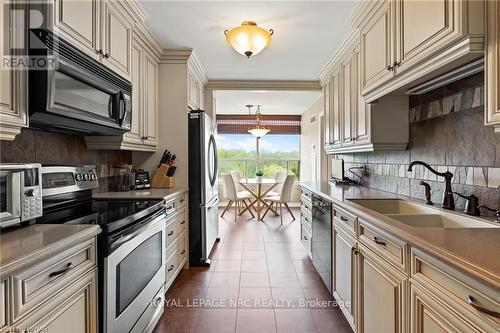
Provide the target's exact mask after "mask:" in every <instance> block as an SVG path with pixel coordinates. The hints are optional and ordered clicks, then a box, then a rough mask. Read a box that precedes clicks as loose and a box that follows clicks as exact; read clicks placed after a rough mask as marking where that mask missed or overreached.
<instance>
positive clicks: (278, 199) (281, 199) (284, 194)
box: [262, 175, 295, 225]
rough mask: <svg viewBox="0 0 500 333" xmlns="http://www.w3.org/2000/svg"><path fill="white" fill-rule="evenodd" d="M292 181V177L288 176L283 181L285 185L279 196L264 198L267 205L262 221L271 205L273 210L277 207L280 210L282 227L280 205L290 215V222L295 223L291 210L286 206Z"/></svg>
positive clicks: (281, 215)
mask: <svg viewBox="0 0 500 333" xmlns="http://www.w3.org/2000/svg"><path fill="white" fill-rule="evenodd" d="M293 179H294V175H288V176H287V177H286V179H285V183H284V184H283V188H282V189H281V193H280V195H274V196H266V197H265V198H264V201H265V202H266V203H269V205H268V206H267V209H266V211H265V212H264V215H263V216H262V220H264V217H266V214H267V212H268V211H269V209H271V207H272V206H273V205H275V208H276V209H277V208H278V207H279V209H280V218H281V225H283V210H282V205H284V206H285V207H286V209H287V210H288V212H289V213H290V215H291V216H292V222H293V221H295V216H294V215H293V213H292V210H291V209H290V207H289V206H288V202H289V201H290V197H291V195H292V185H293Z"/></svg>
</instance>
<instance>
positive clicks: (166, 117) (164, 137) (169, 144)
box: [132, 63, 188, 187]
mask: <svg viewBox="0 0 500 333" xmlns="http://www.w3.org/2000/svg"><path fill="white" fill-rule="evenodd" d="M187 73H188V65H187V64H186V63H184V64H160V69H159V81H160V82H159V83H160V85H159V107H158V112H159V117H158V119H159V124H158V132H159V133H158V138H159V144H158V150H157V152H155V153H153V154H151V153H142V152H134V153H133V154H132V162H133V164H134V165H135V166H136V167H139V168H142V169H144V170H147V171H149V173H150V177H153V174H154V172H155V171H156V168H157V167H158V163H159V162H160V159H161V156H162V155H163V151H164V150H165V149H168V150H170V151H171V152H172V153H173V154H176V156H177V158H176V161H175V164H176V166H177V170H176V173H175V182H176V186H178V187H187V186H188V110H187V105H188V96H187V84H188V83H187V77H188V74H187Z"/></svg>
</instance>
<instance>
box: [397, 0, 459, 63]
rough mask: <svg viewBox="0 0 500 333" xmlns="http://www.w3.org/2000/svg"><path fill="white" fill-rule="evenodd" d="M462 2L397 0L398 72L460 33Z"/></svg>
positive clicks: (420, 59)
mask: <svg viewBox="0 0 500 333" xmlns="http://www.w3.org/2000/svg"><path fill="white" fill-rule="evenodd" d="M460 2H462V0H424V1H415V0H397V2H396V19H397V22H396V25H397V28H396V32H397V39H396V40H397V45H396V50H397V58H398V59H397V62H396V65H397V66H396V72H397V73H399V72H401V71H404V70H406V69H407V68H410V67H412V66H413V65H415V64H416V63H417V62H419V61H422V60H423V59H424V58H428V57H429V56H431V55H432V54H433V53H435V52H437V51H439V50H440V49H441V48H442V47H443V46H446V44H448V43H452V42H453V41H454V39H456V38H459V37H461V34H460V31H459V26H460V22H461V20H462V18H461V11H462V10H463V9H461V7H462V4H461V3H460ZM464 6H465V5H464Z"/></svg>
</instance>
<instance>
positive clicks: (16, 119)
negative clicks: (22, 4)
mask: <svg viewBox="0 0 500 333" xmlns="http://www.w3.org/2000/svg"><path fill="white" fill-rule="evenodd" d="M8 10H10V9H9V6H8V5H7V3H6V2H2V3H1V4H0V27H2V28H3V27H10V30H9V31H7V30H5V31H4V30H2V31H1V32H0V57H1V59H2V61H1V63H0V140H14V138H15V136H16V135H17V134H19V132H20V131H21V127H26V126H27V125H28V124H27V123H28V116H27V103H26V99H27V96H26V92H27V87H26V86H27V82H26V81H27V73H28V71H27V70H22V69H21V70H15V69H12V68H10V67H9V66H8V65H6V63H5V62H4V61H3V59H4V58H5V59H8V58H9V57H10V56H12V55H14V56H15V50H14V48H13V46H14V43H19V42H22V41H23V40H24V41H25V40H26V29H25V27H24V22H25V21H24V20H23V19H25V18H23V17H19V16H17V15H12V16H11V15H9V13H7V11H8Z"/></svg>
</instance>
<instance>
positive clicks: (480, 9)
mask: <svg viewBox="0 0 500 333" xmlns="http://www.w3.org/2000/svg"><path fill="white" fill-rule="evenodd" d="M486 2H488V1H476V0H432V1H430V0H429V1H417V0H386V1H382V2H377V4H376V5H374V4H367V6H369V7H370V6H371V7H370V9H368V10H367V11H366V14H365V15H364V17H363V18H362V19H359V20H358V22H359V25H358V27H359V29H360V31H361V62H362V66H361V68H362V76H361V77H362V82H363V96H364V97H365V98H366V100H367V101H368V102H373V101H375V100H376V99H378V98H380V97H382V96H384V95H387V94H389V93H392V92H395V91H397V92H404V91H405V90H407V89H408V88H412V87H414V86H416V85H418V84H420V83H423V82H425V81H428V80H430V79H432V78H434V77H436V76H438V75H440V74H443V73H446V72H448V71H450V70H451V69H454V68H457V67H460V66H461V65H464V64H466V63H469V62H471V61H473V60H475V59H478V58H480V57H482V56H483V55H484V5H485V3H486Z"/></svg>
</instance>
